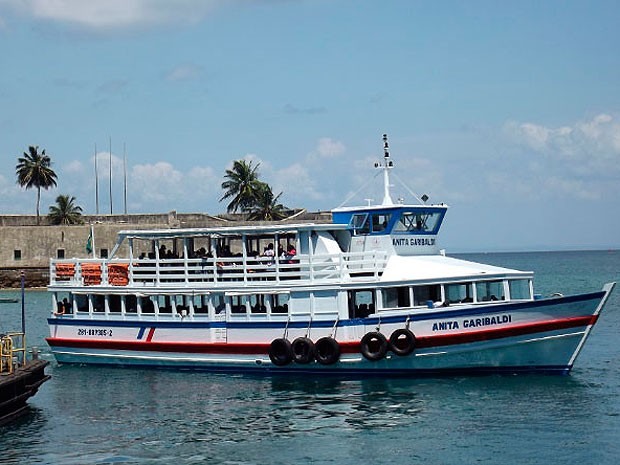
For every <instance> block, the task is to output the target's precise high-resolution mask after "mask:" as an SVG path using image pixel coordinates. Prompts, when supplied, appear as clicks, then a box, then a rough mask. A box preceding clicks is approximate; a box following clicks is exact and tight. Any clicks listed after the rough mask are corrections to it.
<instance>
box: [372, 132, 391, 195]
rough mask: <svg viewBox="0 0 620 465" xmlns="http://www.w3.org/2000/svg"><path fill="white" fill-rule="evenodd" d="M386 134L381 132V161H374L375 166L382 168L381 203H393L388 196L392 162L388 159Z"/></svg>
mask: <svg viewBox="0 0 620 465" xmlns="http://www.w3.org/2000/svg"><path fill="white" fill-rule="evenodd" d="M389 148H390V146H389V144H388V139H387V134H383V163H376V164H375V166H376V167H377V168H382V169H383V202H382V205H394V202H393V201H392V197H391V196H390V170H391V169H392V168H394V163H393V162H392V160H390V151H389Z"/></svg>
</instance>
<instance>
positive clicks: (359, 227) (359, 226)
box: [351, 213, 370, 235]
mask: <svg viewBox="0 0 620 465" xmlns="http://www.w3.org/2000/svg"><path fill="white" fill-rule="evenodd" d="M351 227H352V228H353V234H354V235H357V234H368V233H369V232H370V223H369V221H368V213H361V214H358V215H353V218H351Z"/></svg>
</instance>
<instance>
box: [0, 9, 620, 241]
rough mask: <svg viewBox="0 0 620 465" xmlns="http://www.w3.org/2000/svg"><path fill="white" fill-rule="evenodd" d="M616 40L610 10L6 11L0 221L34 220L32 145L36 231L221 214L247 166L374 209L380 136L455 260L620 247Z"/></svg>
mask: <svg viewBox="0 0 620 465" xmlns="http://www.w3.org/2000/svg"><path fill="white" fill-rule="evenodd" d="M618 44H620V3H618V2H617V1H615V0H614V1H604V0H597V1H595V2H592V1H571V0H568V1H554V0H549V1H544V2H540V1H538V0H537V1H527V0H525V1H524V0H519V1H512V2H498V1H484V0H472V1H467V2H463V1H447V0H446V1H437V2H429V1H416V0H402V1H399V0H386V1H381V2H379V1H375V0H176V1H174V2H170V1H167V0H89V1H88V2H84V1H82V0H20V1H18V0H0V160H1V161H2V163H1V164H0V214H17V213H25V214H34V213H35V206H36V191H35V190H28V191H26V190H24V189H22V188H21V187H20V186H19V185H17V183H16V176H15V165H16V164H17V158H18V157H20V156H22V154H23V152H25V151H27V150H28V146H30V145H36V146H39V148H40V150H43V149H45V151H46V154H47V155H49V156H50V157H51V159H52V168H53V169H54V170H55V172H56V173H57V175H58V186H57V187H56V188H54V189H50V190H48V191H43V192H42V200H41V212H42V214H46V213H47V212H48V209H49V206H50V205H52V204H54V202H55V199H56V197H57V196H58V195H60V194H65V195H71V196H74V197H75V198H76V202H77V204H78V205H80V206H81V207H82V208H83V210H84V213H88V214H94V213H96V210H97V202H96V195H95V191H96V185H98V188H99V211H100V213H110V210H112V211H113V213H123V212H124V210H125V205H126V208H127V211H128V212H129V213H149V212H168V211H172V210H176V211H178V212H185V213H194V212H206V213H210V214H218V213H223V212H225V211H226V205H227V204H226V202H220V198H221V196H222V194H223V192H222V189H221V183H222V181H223V180H224V174H225V170H226V169H227V168H230V167H231V166H232V163H233V161H234V160H239V159H245V160H251V161H252V162H253V163H255V164H256V163H259V164H260V165H259V177H260V179H261V180H263V181H265V182H268V183H269V184H270V185H271V186H272V188H273V190H274V192H275V193H276V194H277V193H279V192H282V196H281V197H280V200H281V201H282V203H283V204H285V205H286V206H288V207H291V208H306V209H308V210H310V211H317V210H321V211H327V210H330V209H332V208H334V207H337V206H339V205H341V204H342V203H343V202H344V201H346V200H347V199H349V200H348V204H349V205H351V204H365V203H366V202H367V200H366V199H372V200H371V201H373V202H375V203H378V202H380V201H381V199H382V194H381V177H380V176H379V177H376V175H377V171H376V170H375V169H374V168H373V164H374V162H375V161H381V158H382V155H383V147H382V141H381V138H382V135H383V134H384V133H387V134H388V137H389V141H390V151H391V152H390V153H391V156H392V160H393V162H394V164H395V165H396V168H395V169H394V171H393V172H392V173H393V174H394V176H393V177H392V181H393V187H392V195H393V197H394V198H395V199H396V198H403V199H404V201H405V202H409V203H414V202H415V197H413V196H412V195H411V193H415V194H416V195H418V196H421V195H422V194H427V195H428V196H429V197H430V200H429V203H432V202H436V203H441V202H443V203H446V204H448V205H449V206H450V209H449V211H448V214H447V216H446V219H445V222H444V226H443V229H442V233H441V237H440V244H441V246H442V247H444V248H445V249H446V250H447V251H448V253H450V252H457V251H520V250H556V249H560V250H562V249H615V248H620V233H619V231H620V53H619V51H618ZM110 147H111V149H110ZM95 154H96V157H97V158H96V159H97V167H98V170H97V172H98V175H99V182H98V183H96V182H95ZM110 166H111V173H112V176H110ZM125 176H126V179H127V202H126V204H125V200H124V198H125V196H124V185H125V183H124V179H125ZM110 177H111V179H112V181H111V186H110ZM364 186H366V187H364ZM110 191H111V192H112V196H111V197H112V198H111V199H110ZM355 193H357V194H356V195H353V194H355Z"/></svg>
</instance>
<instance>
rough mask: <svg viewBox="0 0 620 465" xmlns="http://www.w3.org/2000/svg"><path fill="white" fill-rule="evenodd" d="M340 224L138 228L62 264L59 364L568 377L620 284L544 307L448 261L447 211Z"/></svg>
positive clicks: (387, 165) (523, 281)
mask: <svg viewBox="0 0 620 465" xmlns="http://www.w3.org/2000/svg"><path fill="white" fill-rule="evenodd" d="M383 139H384V147H383V149H384V154H383V159H382V160H381V162H379V163H376V167H377V168H379V169H380V170H382V171H383V173H382V174H383V196H384V198H383V201H382V203H381V204H377V205H366V206H359V207H340V208H336V209H334V210H332V222H331V223H320V222H314V223H303V222H299V223H297V224H292V223H269V224H260V225H256V224H254V225H252V224H243V225H237V226H231V227H209V228H191V229H190V228H188V229H183V228H173V229H161V230H124V231H121V232H119V234H118V240H117V243H116V245H115V247H114V249H113V250H112V252H111V254H110V257H109V258H106V259H95V258H86V259H70V260H68V259H63V260H56V259H52V260H51V261H50V270H49V271H50V284H49V286H48V290H49V292H50V293H51V297H52V298H51V301H52V311H51V315H50V316H49V318H48V323H49V328H50V336H49V337H48V338H47V342H48V344H49V346H50V347H51V350H52V352H53V354H54V356H55V357H56V359H57V361H58V362H59V363H73V364H99V365H120V366H148V367H165V368H178V369H196V370H212V371H234V372H265V373H310V372H311V373H333V374H341V375H349V374H357V375H393V376H395V375H409V376H418V375H441V374H455V373H492V372H500V373H519V372H544V373H555V374H567V373H569V371H570V370H571V368H572V367H573V364H574V362H575V359H576V358H577V355H578V354H579V352H580V350H581V349H582V347H583V345H584V343H585V341H586V339H587V338H588V336H589V334H590V332H591V330H592V328H593V326H594V324H595V323H596V321H597V319H598V317H599V314H600V312H601V310H602V308H603V306H604V305H605V302H606V301H607V299H608V297H609V295H610V293H611V292H612V289H613V287H614V285H615V283H609V284H606V285H604V286H603V288H602V290H599V291H593V292H589V293H586V294H580V295H568V296H563V295H560V294H557V295H554V296H552V297H548V298H540V297H539V296H537V295H535V294H534V288H533V273H532V272H524V271H518V270H513V269H508V268H503V267H498V266H490V265H485V264H480V263H474V262H471V261H466V260H461V259H457V258H453V257H449V256H446V255H445V253H444V252H443V251H442V250H441V249H440V248H439V244H438V236H439V231H440V228H441V225H442V222H443V220H444V216H445V215H446V212H447V210H448V206H447V205H445V204H427V203H426V202H427V200H428V198H427V197H426V196H423V197H422V199H419V201H418V202H417V203H412V204H405V203H400V202H396V203H395V202H393V201H392V198H391V193H390V171H391V170H392V169H393V167H394V163H393V162H392V160H391V157H390V153H389V147H388V142H387V136H385V135H384V137H383Z"/></svg>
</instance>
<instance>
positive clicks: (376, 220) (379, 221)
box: [372, 213, 391, 233]
mask: <svg viewBox="0 0 620 465" xmlns="http://www.w3.org/2000/svg"><path fill="white" fill-rule="evenodd" d="M390 216H391V215H386V214H384V213H375V214H374V215H372V232H375V233H376V232H381V231H385V230H386V229H387V226H388V224H389V222H390Z"/></svg>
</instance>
